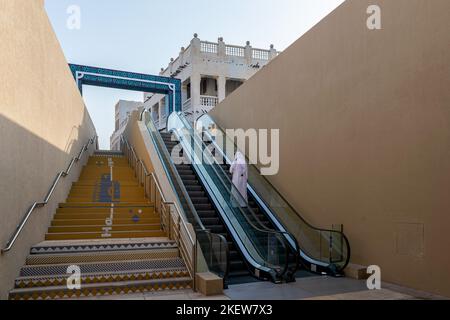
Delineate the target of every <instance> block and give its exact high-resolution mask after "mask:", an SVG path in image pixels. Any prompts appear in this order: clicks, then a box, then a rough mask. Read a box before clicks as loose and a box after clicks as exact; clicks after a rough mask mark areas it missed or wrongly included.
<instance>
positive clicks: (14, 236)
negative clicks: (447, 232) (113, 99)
mask: <svg viewBox="0 0 450 320" xmlns="http://www.w3.org/2000/svg"><path fill="white" fill-rule="evenodd" d="M97 138H98V137H97V136H94V137H93V138H91V139H89V141H88V143H86V144H85V145H84V146H83V148H82V149H81V151H80V152H79V153H78V156H77V157H74V158H72V160H71V161H70V163H69V166H68V167H67V169H66V170H65V171H62V172H60V173H58V175H57V176H56V178H55V180H54V181H53V184H52V186H51V187H50V190H49V191H48V193H47V196H46V197H45V200H44V201H42V202H35V203H34V204H33V205H32V206H31V207H30V209H28V211H27V213H26V214H25V216H24V217H23V219H22V221H21V222H20V224H19V225H18V226H17V228H16V230H15V231H14V233H13V234H12V236H11V238H10V239H9V241H8V243H7V244H6V246H5V247H4V248H3V249H2V250H1V254H4V253H6V252H8V251H10V250H11V249H12V247H13V246H14V243H15V242H16V241H17V239H18V238H19V235H20V234H21V232H22V231H23V228H24V227H25V225H26V224H27V222H28V220H29V219H30V217H31V215H32V214H33V212H34V211H35V210H36V209H37V208H43V207H45V206H46V205H47V204H48V203H49V201H50V199H51V198H52V195H53V193H54V192H55V189H56V187H57V186H58V183H59V181H61V178H65V177H67V176H68V175H69V174H70V172H71V170H72V168H73V166H74V164H75V163H78V161H80V160H81V159H82V157H83V155H84V153H85V152H86V151H87V150H88V149H89V146H90V145H92V144H94V142H96V140H97ZM97 145H98V143H97Z"/></svg>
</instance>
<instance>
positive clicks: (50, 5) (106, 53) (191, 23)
mask: <svg viewBox="0 0 450 320" xmlns="http://www.w3.org/2000/svg"><path fill="white" fill-rule="evenodd" d="M342 2H344V0H221V1H219V0H45V7H46V11H47V14H48V16H49V19H50V22H51V24H52V26H53V29H54V30H55V33H56V36H57V38H58V40H59V42H60V44H61V47H62V49H63V52H64V54H65V56H66V59H67V61H68V62H69V63H75V64H81V65H90V66H96V67H103V68H110V69H118V70H125V71H131V72H139V73H150V74H159V71H160V69H161V68H162V67H164V68H165V67H167V65H168V63H169V61H170V58H171V57H173V58H176V57H177V56H178V53H179V52H180V48H181V47H187V46H188V45H189V43H190V41H191V39H192V38H193V34H194V33H197V34H198V36H199V38H200V39H201V40H208V41H217V38H219V37H223V38H224V41H225V43H228V44H235V45H242V46H244V45H245V43H246V41H250V43H251V45H252V46H253V47H255V48H263V49H269V46H270V44H274V45H275V48H276V49H277V50H280V51H283V50H285V49H286V48H287V47H288V46H289V45H291V44H292V43H293V42H294V41H295V40H297V39H298V38H299V37H301V36H302V35H303V34H304V33H305V32H306V31H308V30H309V29H310V28H311V27H313V26H314V25H315V24H316V23H318V22H319V21H320V20H321V19H323V18H324V17H325V16H326V15H327V14H329V13H330V12H331V11H333V10H334V9H335V8H336V7H337V6H338V5H340V4H341V3H342ZM72 5H76V6H78V7H79V8H80V13H81V15H80V18H81V20H80V29H79V30H78V29H74V30H71V29H69V28H68V27H67V20H68V19H69V17H70V14H69V13H67V10H68V8H69V7H70V6H72ZM83 98H84V101H85V104H86V106H87V108H88V110H89V113H90V115H91V117H92V119H93V121H94V124H95V126H96V129H97V133H98V135H99V142H100V148H102V149H109V147H110V145H109V138H110V136H111V134H112V133H113V131H114V106H115V104H116V103H117V101H118V100H119V99H123V100H136V101H142V99H143V95H142V93H139V92H132V91H123V90H116V89H107V88H99V87H89V86H85V87H84V88H83Z"/></svg>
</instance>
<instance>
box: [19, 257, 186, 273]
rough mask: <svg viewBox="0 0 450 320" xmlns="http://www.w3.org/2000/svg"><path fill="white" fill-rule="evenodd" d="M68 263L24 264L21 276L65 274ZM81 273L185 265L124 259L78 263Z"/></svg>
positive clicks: (169, 261)
mask: <svg viewBox="0 0 450 320" xmlns="http://www.w3.org/2000/svg"><path fill="white" fill-rule="evenodd" d="M69 266H70V265H68V264H62V265H46V266H24V267H23V268H22V269H21V270H20V276H21V277H33V276H45V275H48V276H51V275H64V274H67V269H68V267H69ZM78 267H80V270H81V274H88V273H104V272H116V271H129V270H158V269H168V268H185V267H186V265H185V264H184V261H183V260H182V259H181V258H177V259H164V260H147V261H145V260H144V261H124V262H105V263H90V264H79V265H78Z"/></svg>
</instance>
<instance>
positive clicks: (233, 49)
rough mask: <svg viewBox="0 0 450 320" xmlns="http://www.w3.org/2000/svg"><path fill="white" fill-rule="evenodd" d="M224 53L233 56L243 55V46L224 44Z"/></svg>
mask: <svg viewBox="0 0 450 320" xmlns="http://www.w3.org/2000/svg"><path fill="white" fill-rule="evenodd" d="M225 54H226V55H227V56H233V57H245V48H244V47H239V46H226V47H225Z"/></svg>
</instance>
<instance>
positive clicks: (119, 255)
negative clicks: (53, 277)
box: [26, 249, 179, 265]
mask: <svg viewBox="0 0 450 320" xmlns="http://www.w3.org/2000/svg"><path fill="white" fill-rule="evenodd" d="M178 256H179V255H178V249H159V250H148V251H116V252H102V253H77V254H64V255H58V254H50V255H42V254H40V255H31V256H28V257H27V260H26V264H27V265H42V264H61V263H73V264H75V263H89V262H99V263H100V262H111V261H125V260H152V259H171V258H178Z"/></svg>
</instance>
